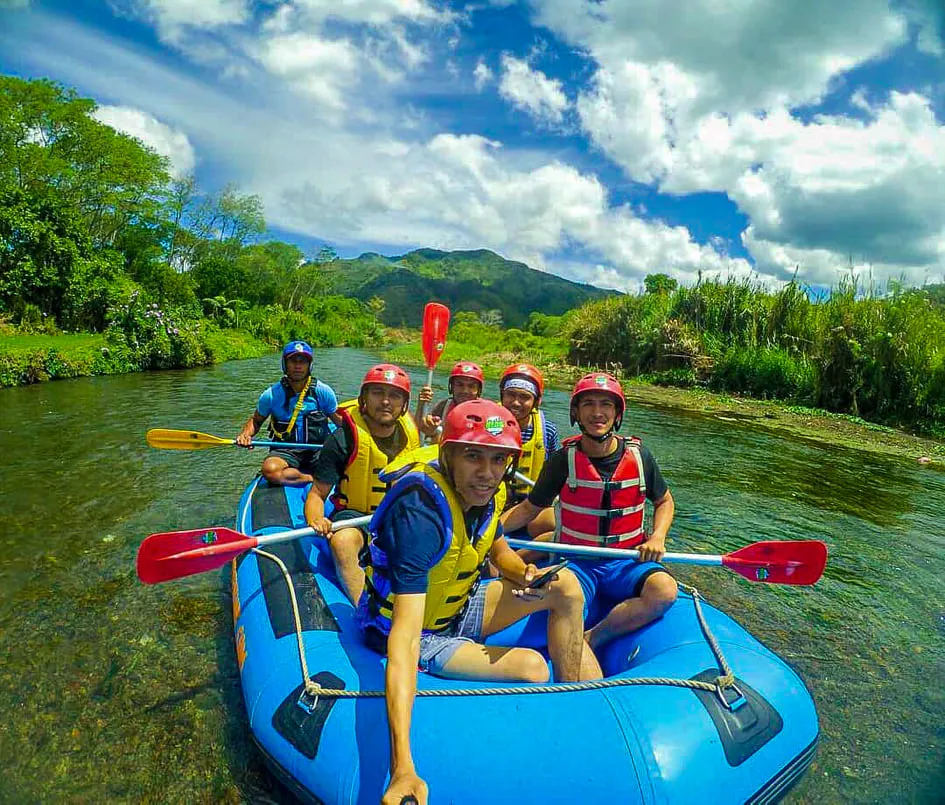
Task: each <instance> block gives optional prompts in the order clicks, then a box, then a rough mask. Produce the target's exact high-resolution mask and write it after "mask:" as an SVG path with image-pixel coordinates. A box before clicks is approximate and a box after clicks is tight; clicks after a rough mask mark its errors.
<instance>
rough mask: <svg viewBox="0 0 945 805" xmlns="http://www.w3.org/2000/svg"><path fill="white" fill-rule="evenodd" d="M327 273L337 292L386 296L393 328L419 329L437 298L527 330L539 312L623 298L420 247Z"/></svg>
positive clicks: (518, 266)
mask: <svg viewBox="0 0 945 805" xmlns="http://www.w3.org/2000/svg"><path fill="white" fill-rule="evenodd" d="M325 271H326V274H327V278H328V279H329V280H330V282H331V289H332V292H333V293H340V294H344V295H346V296H353V297H356V298H357V299H360V300H362V301H367V300H368V299H370V298H371V297H373V296H379V297H381V298H382V299H383V300H384V302H385V308H384V310H383V312H382V313H381V314H380V318H381V320H382V321H383V322H384V323H385V324H388V325H392V326H408V327H418V326H419V325H420V323H421V318H422V316H423V306H424V305H425V304H426V303H427V302H428V301H431V300H435V301H439V302H443V303H445V304H447V305H448V306H449V307H450V309H451V310H452V311H453V312H454V313H457V312H459V311H471V312H474V313H483V312H485V311H490V310H498V311H500V312H501V314H502V319H503V321H504V323H505V325H506V326H509V327H521V326H523V325H524V324H525V323H526V322H527V321H528V317H529V314H531V313H533V312H539V313H544V314H546V315H549V316H560V315H561V314H562V313H564V312H565V311H567V310H570V309H572V308H575V307H579V306H580V305H582V304H584V302H587V301H588V300H590V299H600V298H603V297H605V296H612V295H615V294H617V292H616V291H606V290H602V289H601V288H595V287H594V286H593V285H587V284H584V283H578V282H572V281H570V280H566V279H563V278H562V277H556V276H555V275H553V274H548V273H545V272H544V271H537V270H535V269H533V268H529V267H528V266H527V265H525V263H520V262H517V261H515V260H506V259H505V258H504V257H500V256H499V255H497V254H496V253H495V252H491V251H489V250H488V249H476V250H474V251H455V252H444V251H440V250H438V249H416V250H415V251H412V252H408V253H407V254H402V255H396V256H392V257H385V256H384V255H381V254H377V253H376V252H365V253H364V254H362V255H360V256H359V257H356V258H354V259H351V260H336V261H335V262H333V263H331V264H329V265H327V266H326V267H325Z"/></svg>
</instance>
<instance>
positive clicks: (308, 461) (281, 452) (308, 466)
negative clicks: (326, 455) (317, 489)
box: [267, 447, 318, 475]
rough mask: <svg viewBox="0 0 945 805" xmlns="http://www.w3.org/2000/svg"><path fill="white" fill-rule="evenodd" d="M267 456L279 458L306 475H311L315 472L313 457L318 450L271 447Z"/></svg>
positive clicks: (314, 457)
mask: <svg viewBox="0 0 945 805" xmlns="http://www.w3.org/2000/svg"><path fill="white" fill-rule="evenodd" d="M267 458H281V459H282V460H283V461H284V462H285V463H286V464H288V465H289V466H290V467H292V468H294V469H297V470H298V471H299V472H304V473H305V474H306V475H313V474H314V472H315V459H317V458H318V450H300V449H295V448H290V447H271V448H270V449H269V455H268V456H267Z"/></svg>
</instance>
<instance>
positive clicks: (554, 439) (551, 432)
mask: <svg viewBox="0 0 945 805" xmlns="http://www.w3.org/2000/svg"><path fill="white" fill-rule="evenodd" d="M534 430H535V429H534V428H533V427H532V423H531V422H529V423H528V424H527V425H526V426H525V428H524V429H523V430H522V444H525V442H527V441H528V440H529V439H531V438H532V433H533V432H534ZM560 448H561V443H560V442H559V441H558V426H557V425H555V423H554V422H552V421H551V420H550V419H549V418H548V417H545V455H546V456H550V455H551V454H552V453H554V452H555V450H558V449H560Z"/></svg>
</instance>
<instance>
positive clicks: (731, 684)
mask: <svg viewBox="0 0 945 805" xmlns="http://www.w3.org/2000/svg"><path fill="white" fill-rule="evenodd" d="M253 553H255V554H257V555H259V556H262V557H264V558H266V559H269V560H271V561H273V562H275V564H276V566H277V567H278V568H279V570H280V571H281V572H282V576H283V578H284V579H285V582H286V585H287V586H288V588H289V600H290V601H291V602H292V614H293V616H294V618H295V636H296V642H297V644H298V649H299V665H300V666H301V671H302V680H303V684H304V689H305V695H306V696H308V697H310V698H311V699H312V701H311V702H309V703H308V704H307V706H308V707H309V708H310V709H313V708H314V707H315V705H316V704H317V703H318V700H319V699H320V698H330V699H381V698H384V697H385V695H386V693H385V692H384V691H383V690H345V689H334V688H324V687H322V686H321V685H320V684H319V683H318V682H316V681H315V680H314V679H312V678H311V675H310V674H309V670H308V662H307V661H306V659H305V644H304V642H303V638H302V619H301V616H300V615H299V605H298V601H297V600H296V597H295V585H294V584H293V583H292V576H291V574H290V573H289V569H288V568H287V567H286V566H285V563H284V562H283V561H282V560H281V559H280V558H279V557H278V556H276V555H275V554H272V553H269V552H268V551H264V550H262V549H260V548H254V549H253ZM679 586H680V587H681V588H682V589H683V590H684V591H685V592H687V593H689V594H690V595H691V596H692V603H693V607H694V608H695V612H696V618H697V619H698V621H699V627H700V628H701V629H702V633H703V635H704V636H705V639H706V642H707V643H708V644H709V647H710V648H711V649H712V653H713V654H714V655H715V658H716V660H717V662H718V665H719V669H720V671H721V673H720V674H719V676H717V677H716V678H715V679H714V680H713V681H712V682H701V681H699V680H697V679H677V678H673V677H629V678H628V677H621V678H618V679H594V680H589V681H586V682H558V683H555V684H552V685H514V686H508V687H491V688H449V689H426V690H418V691H417V694H416V695H417V696H424V697H441V696H509V695H529V694H534V693H565V692H574V691H587V690H606V689H609V688H623V687H629V686H631V685H666V686H668V687H675V688H688V689H690V690H704V691H707V692H709V693H714V694H715V695H716V696H718V697H719V699H720V700H721V701H722V703H723V704H724V705H725V706H726V707H728V708H730V709H731V707H730V705H729V703H728V701H727V700H726V698H725V691H726V690H728V689H729V688H735V690H736V692H737V691H738V688H737V687H736V686H735V674H734V673H733V672H732V669H731V668H730V667H729V665H728V662H727V661H726V660H725V656H724V655H723V654H722V649H721V648H720V647H719V644H718V641H716V639H715V635H713V634H712V631H711V630H710V629H709V624H708V623H706V620H705V616H704V614H703V612H702V606H701V604H700V603H699V602H700V601H701V600H702V594H701V593H700V592H699V591H698V590H697V589H696V588H695V587H690V586H688V585H686V584H680V585H679Z"/></svg>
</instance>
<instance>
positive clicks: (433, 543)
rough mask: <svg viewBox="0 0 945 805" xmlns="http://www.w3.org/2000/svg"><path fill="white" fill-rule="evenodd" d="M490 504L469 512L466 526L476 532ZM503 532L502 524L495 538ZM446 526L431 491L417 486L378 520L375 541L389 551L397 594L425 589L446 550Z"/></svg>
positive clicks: (390, 572) (391, 583)
mask: <svg viewBox="0 0 945 805" xmlns="http://www.w3.org/2000/svg"><path fill="white" fill-rule="evenodd" d="M487 511H488V506H477V507H474V508H472V509H470V510H469V511H468V512H466V527H467V529H468V530H469V533H471V534H475V533H476V532H477V531H478V530H479V528H480V527H481V522H480V521H481V519H482V517H483V516H484V515H485V514H486V512H487ZM500 536H502V526H501V525H500V526H499V530H498V531H496V539H498V538H499V537H500ZM445 540H446V529H445V528H444V527H443V522H442V521H441V520H440V516H439V514H437V509H436V506H435V504H434V502H433V499H432V498H431V497H430V493H429V492H427V491H426V490H425V489H422V488H419V487H418V488H416V489H411V490H410V491H409V492H404V493H403V494H402V495H400V496H399V497H398V498H397V499H396V500H395V501H394V502H393V503H392V504H391V506H390V508H389V509H388V510H387V515H386V516H385V517H384V519H383V520H381V522H380V523H379V524H378V527H377V535H376V536H375V538H374V543H375V544H376V545H377V547H378V548H380V549H381V550H383V551H384V553H386V554H387V564H388V571H387V572H388V575H389V577H390V586H391V591H392V592H393V593H394V594H395V595H409V594H411V593H425V592H426V591H427V583H428V577H429V574H430V570H431V569H432V568H433V566H434V564H436V560H437V557H438V556H439V555H440V553H441V552H442V551H443V547H444V546H443V543H444V542H445Z"/></svg>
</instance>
